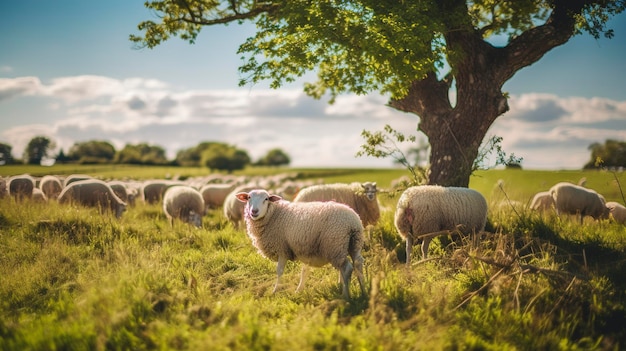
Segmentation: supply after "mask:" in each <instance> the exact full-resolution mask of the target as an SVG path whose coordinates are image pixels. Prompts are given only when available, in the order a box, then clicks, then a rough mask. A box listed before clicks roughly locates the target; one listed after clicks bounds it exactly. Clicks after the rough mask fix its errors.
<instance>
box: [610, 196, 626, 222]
mask: <svg viewBox="0 0 626 351" xmlns="http://www.w3.org/2000/svg"><path fill="white" fill-rule="evenodd" d="M606 208H608V209H609V214H610V217H611V218H613V220H614V221H615V222H617V223H621V224H626V207H624V205H622V204H620V203H619V202H615V201H609V202H607V203H606Z"/></svg>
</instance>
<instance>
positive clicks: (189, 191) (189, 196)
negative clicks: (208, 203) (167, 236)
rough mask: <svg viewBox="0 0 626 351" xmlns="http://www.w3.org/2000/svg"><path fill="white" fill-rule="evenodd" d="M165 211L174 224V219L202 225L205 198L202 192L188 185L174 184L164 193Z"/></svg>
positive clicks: (198, 226) (171, 223) (197, 225)
mask: <svg viewBox="0 0 626 351" xmlns="http://www.w3.org/2000/svg"><path fill="white" fill-rule="evenodd" d="M163 211H164V212H165V216H166V217H167V219H168V221H169V222H170V226H174V219H175V218H179V219H180V220H182V221H183V222H186V223H189V224H193V225H194V226H196V227H197V228H200V227H202V216H204V214H205V208H204V199H202V195H201V194H200V192H199V191H198V190H196V189H194V188H192V187H190V186H187V185H174V186H171V187H169V188H167V190H166V191H165V194H164V195H163Z"/></svg>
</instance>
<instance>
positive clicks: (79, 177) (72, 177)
mask: <svg viewBox="0 0 626 351" xmlns="http://www.w3.org/2000/svg"><path fill="white" fill-rule="evenodd" d="M92 178H93V177H92V176H90V175H88V174H70V175H68V176H67V177H65V179H64V180H63V187H64V188H65V187H66V186H68V185H70V184H72V183H73V182H77V181H79V180H87V179H92Z"/></svg>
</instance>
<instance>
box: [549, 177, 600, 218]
mask: <svg viewBox="0 0 626 351" xmlns="http://www.w3.org/2000/svg"><path fill="white" fill-rule="evenodd" d="M550 194H551V195H552V198H553V199H554V207H555V208H556V213H557V214H558V215H560V214H562V213H568V214H573V215H580V224H582V223H583V218H584V217H585V216H591V217H593V218H594V219H596V220H597V219H602V218H608V216H609V209H608V208H606V201H605V200H604V197H603V196H602V195H599V194H598V193H597V192H595V191H594V190H591V189H587V188H584V187H582V186H579V185H575V184H572V183H567V182H561V183H557V184H556V185H554V186H553V187H552V188H550Z"/></svg>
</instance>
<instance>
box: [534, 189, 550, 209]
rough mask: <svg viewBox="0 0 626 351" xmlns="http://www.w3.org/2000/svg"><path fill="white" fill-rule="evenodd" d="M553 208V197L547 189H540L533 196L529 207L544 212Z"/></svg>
mask: <svg viewBox="0 0 626 351" xmlns="http://www.w3.org/2000/svg"><path fill="white" fill-rule="evenodd" d="M552 208H554V199H553V198H552V194H550V192H549V191H540V192H538V193H536V194H535V196H533V200H532V202H531V203H530V209H531V210H535V211H539V212H544V211H548V210H550V209H552Z"/></svg>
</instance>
